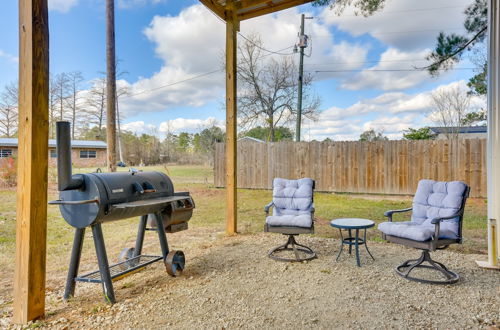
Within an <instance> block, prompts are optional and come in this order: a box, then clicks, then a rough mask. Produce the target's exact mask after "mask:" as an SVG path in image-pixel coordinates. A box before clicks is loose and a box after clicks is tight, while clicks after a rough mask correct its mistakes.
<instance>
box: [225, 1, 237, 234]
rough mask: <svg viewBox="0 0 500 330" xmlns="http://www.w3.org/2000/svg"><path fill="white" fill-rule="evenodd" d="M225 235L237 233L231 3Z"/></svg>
mask: <svg viewBox="0 0 500 330" xmlns="http://www.w3.org/2000/svg"><path fill="white" fill-rule="evenodd" d="M226 15H227V16H228V17H227V20H226V233H227V234H228V235H233V234H235V233H236V232H237V211H238V208H237V198H236V197H237V192H236V187H237V182H236V171H237V161H236V117H237V105H236V64H237V63H236V50H237V44H236V43H237V38H236V37H237V33H238V25H239V24H238V19H237V17H236V12H235V10H234V5H233V3H232V2H229V3H228V8H227V10H226Z"/></svg>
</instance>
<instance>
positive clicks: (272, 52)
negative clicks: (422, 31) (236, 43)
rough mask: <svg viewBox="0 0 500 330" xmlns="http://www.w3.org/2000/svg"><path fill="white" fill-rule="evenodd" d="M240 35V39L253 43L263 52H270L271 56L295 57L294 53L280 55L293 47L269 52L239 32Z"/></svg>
mask: <svg viewBox="0 0 500 330" xmlns="http://www.w3.org/2000/svg"><path fill="white" fill-rule="evenodd" d="M238 35H239V36H240V37H242V38H243V39H245V40H246V41H248V42H249V43H251V44H252V45H254V46H255V47H257V48H259V49H260V50H263V51H265V52H268V53H270V54H276V55H281V56H288V55H293V54H294V53H293V52H292V53H287V54H284V53H280V52H281V51H284V50H287V49H290V48H293V46H290V47H286V48H283V49H281V50H276V51H273V50H269V49H265V48H264V47H262V46H260V45H259V44H256V43H255V42H254V41H252V40H251V39H248V38H247V37H245V36H244V35H243V34H242V33H241V32H238Z"/></svg>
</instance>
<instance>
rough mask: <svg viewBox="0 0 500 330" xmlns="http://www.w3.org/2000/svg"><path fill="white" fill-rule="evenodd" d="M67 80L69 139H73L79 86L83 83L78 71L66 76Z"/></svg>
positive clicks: (75, 127)
mask: <svg viewBox="0 0 500 330" xmlns="http://www.w3.org/2000/svg"><path fill="white" fill-rule="evenodd" d="M66 76H67V78H68V86H69V87H68V91H69V93H68V97H67V98H66V102H67V108H68V110H69V116H70V119H71V138H72V139H75V131H76V129H77V118H78V117H77V112H78V108H79V107H80V104H79V99H80V96H79V95H80V92H81V90H80V84H81V83H82V81H83V76H82V73H81V72H80V71H73V72H69V73H67V74H66Z"/></svg>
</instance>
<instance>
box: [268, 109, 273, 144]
mask: <svg viewBox="0 0 500 330" xmlns="http://www.w3.org/2000/svg"><path fill="white" fill-rule="evenodd" d="M268 121H269V142H274V116H273V112H272V110H271V111H270V112H269V118H268Z"/></svg>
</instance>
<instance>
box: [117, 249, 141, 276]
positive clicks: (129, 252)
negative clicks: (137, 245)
mask: <svg viewBox="0 0 500 330" xmlns="http://www.w3.org/2000/svg"><path fill="white" fill-rule="evenodd" d="M134 252H135V249H134V248H133V247H130V248H124V249H123V250H122V252H120V255H119V256H118V262H124V261H127V260H129V259H132V258H133V257H134ZM137 263H138V260H137V259H133V260H130V261H129V262H124V263H123V264H120V268H121V269H122V270H127V269H129V268H132V267H135V266H136V265H137Z"/></svg>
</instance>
